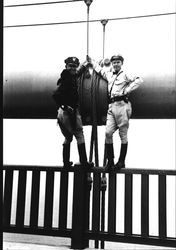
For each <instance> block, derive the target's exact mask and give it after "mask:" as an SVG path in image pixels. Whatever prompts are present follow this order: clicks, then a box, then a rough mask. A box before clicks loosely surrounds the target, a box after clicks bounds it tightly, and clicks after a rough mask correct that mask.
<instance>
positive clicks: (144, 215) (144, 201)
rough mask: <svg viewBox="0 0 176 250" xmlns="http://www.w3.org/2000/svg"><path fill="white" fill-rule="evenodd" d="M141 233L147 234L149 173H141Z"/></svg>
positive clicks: (146, 235) (145, 235)
mask: <svg viewBox="0 0 176 250" xmlns="http://www.w3.org/2000/svg"><path fill="white" fill-rule="evenodd" d="M141 235H142V237H148V235H149V175H144V174H142V175H141Z"/></svg>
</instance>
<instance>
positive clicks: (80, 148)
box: [78, 143, 94, 169]
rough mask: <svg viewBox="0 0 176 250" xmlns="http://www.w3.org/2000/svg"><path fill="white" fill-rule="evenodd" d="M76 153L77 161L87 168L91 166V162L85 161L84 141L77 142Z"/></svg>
mask: <svg viewBox="0 0 176 250" xmlns="http://www.w3.org/2000/svg"><path fill="white" fill-rule="evenodd" d="M78 153H79V161H80V163H81V164H82V165H84V166H85V167H87V168H88V169H91V168H93V166H94V164H93V162H88V161H87V154H86V147H85V143H81V144H78Z"/></svg>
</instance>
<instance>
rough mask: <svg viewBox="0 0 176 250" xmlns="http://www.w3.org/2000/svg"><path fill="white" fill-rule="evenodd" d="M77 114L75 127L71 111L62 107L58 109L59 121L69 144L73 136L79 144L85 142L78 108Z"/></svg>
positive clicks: (65, 142)
mask: <svg viewBox="0 0 176 250" xmlns="http://www.w3.org/2000/svg"><path fill="white" fill-rule="evenodd" d="M75 116H76V117H75V126H74V127H73V125H72V122H71V119H72V118H71V117H70V115H69V113H68V112H67V111H64V110H63V109H61V108H59V109H58V115H57V121H58V124H59V126H60V129H61V132H62V134H63V135H64V137H65V141H64V144H69V143H70V142H71V141H72V140H73V136H75V138H76V140H77V143H78V144H81V143H84V142H85V140H84V134H83V125H82V120H81V116H80V114H79V111H78V110H76V114H75Z"/></svg>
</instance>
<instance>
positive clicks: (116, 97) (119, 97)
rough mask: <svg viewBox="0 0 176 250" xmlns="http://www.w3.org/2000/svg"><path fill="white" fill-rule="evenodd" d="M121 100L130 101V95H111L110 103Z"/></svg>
mask: <svg viewBox="0 0 176 250" xmlns="http://www.w3.org/2000/svg"><path fill="white" fill-rule="evenodd" d="M120 101H124V102H126V103H128V97H127V95H122V96H114V97H111V98H110V99H109V103H113V102H120Z"/></svg>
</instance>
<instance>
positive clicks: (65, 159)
mask: <svg viewBox="0 0 176 250" xmlns="http://www.w3.org/2000/svg"><path fill="white" fill-rule="evenodd" d="M63 163H64V168H67V169H70V168H71V166H72V164H73V162H72V161H70V143H69V144H63Z"/></svg>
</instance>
